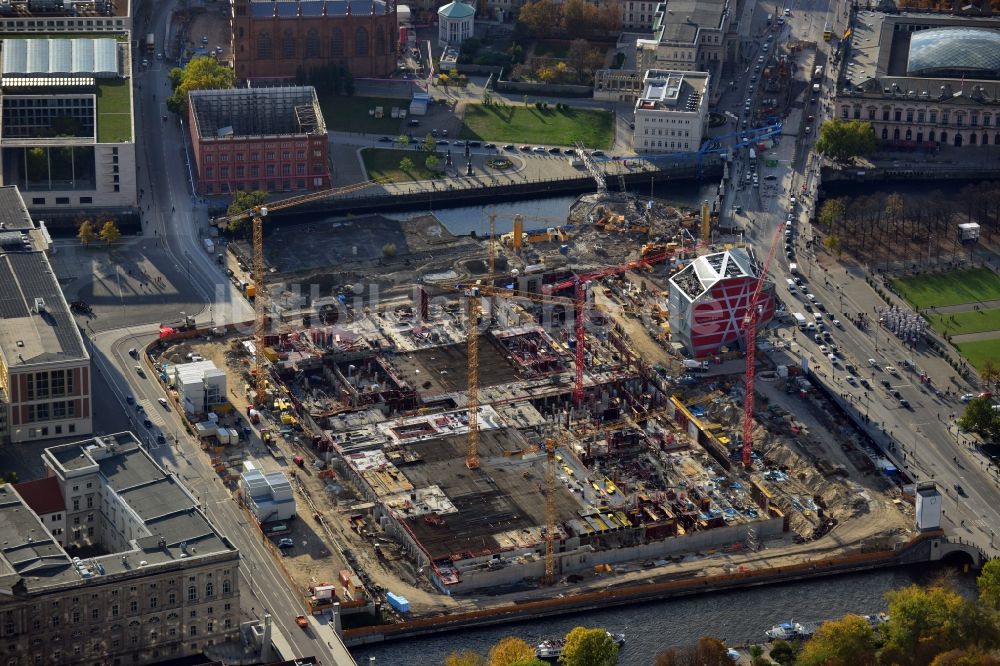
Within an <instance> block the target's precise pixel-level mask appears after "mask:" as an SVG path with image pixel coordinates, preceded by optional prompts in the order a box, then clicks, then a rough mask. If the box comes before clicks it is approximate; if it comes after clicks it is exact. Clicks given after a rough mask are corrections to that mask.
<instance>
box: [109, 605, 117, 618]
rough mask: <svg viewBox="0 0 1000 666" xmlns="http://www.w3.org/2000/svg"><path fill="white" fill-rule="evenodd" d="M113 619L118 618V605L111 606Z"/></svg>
mask: <svg viewBox="0 0 1000 666" xmlns="http://www.w3.org/2000/svg"><path fill="white" fill-rule="evenodd" d="M111 617H118V604H113V605H112V606H111Z"/></svg>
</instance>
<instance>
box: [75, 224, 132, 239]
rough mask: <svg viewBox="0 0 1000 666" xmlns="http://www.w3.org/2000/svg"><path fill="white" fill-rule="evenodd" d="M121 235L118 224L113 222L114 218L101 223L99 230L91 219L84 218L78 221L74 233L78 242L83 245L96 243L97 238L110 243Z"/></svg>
mask: <svg viewBox="0 0 1000 666" xmlns="http://www.w3.org/2000/svg"><path fill="white" fill-rule="evenodd" d="M121 235H122V233H121V231H119V230H118V225H117V224H115V222H114V220H107V221H106V222H105V223H104V224H102V225H101V229H100V231H98V230H97V225H96V224H94V223H93V222H92V221H90V220H84V221H83V222H81V223H80V227H79V229H78V230H77V233H76V237H77V238H78V239H80V242H81V243H82V244H83V245H90V244H91V243H96V242H97V241H98V240H102V241H104V242H105V243H106V244H107V245H111V244H112V243H114V242H115V241H116V240H118V239H119V238H120V237H121Z"/></svg>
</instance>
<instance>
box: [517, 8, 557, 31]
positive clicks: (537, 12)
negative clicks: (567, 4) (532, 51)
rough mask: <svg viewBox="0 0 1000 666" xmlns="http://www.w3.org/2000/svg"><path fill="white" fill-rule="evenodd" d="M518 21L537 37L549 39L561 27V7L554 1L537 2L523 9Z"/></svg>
mask: <svg viewBox="0 0 1000 666" xmlns="http://www.w3.org/2000/svg"><path fill="white" fill-rule="evenodd" d="M517 20H518V23H520V24H522V25H523V26H524V27H526V28H527V29H528V30H529V31H530V32H531V34H533V35H534V36H535V37H538V38H543V37H548V36H549V35H550V34H552V31H553V30H554V29H556V28H557V27H559V7H558V6H556V4H555V3H554V2H552V0H535V1H534V2H529V3H526V4H525V5H524V6H523V7H521V13H520V14H518V17H517Z"/></svg>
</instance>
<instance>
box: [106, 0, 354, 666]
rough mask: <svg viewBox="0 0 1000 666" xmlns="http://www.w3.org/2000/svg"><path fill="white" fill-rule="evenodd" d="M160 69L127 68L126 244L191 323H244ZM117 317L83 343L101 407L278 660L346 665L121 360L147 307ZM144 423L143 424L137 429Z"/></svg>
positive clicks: (142, 11)
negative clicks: (130, 85) (275, 642)
mask: <svg viewBox="0 0 1000 666" xmlns="http://www.w3.org/2000/svg"><path fill="white" fill-rule="evenodd" d="M179 4H180V3H175V2H148V1H147V2H145V3H142V4H141V6H139V7H137V9H136V25H137V26H146V27H144V28H143V29H142V30H141V31H140V32H154V33H156V34H157V35H159V36H164V35H167V29H168V22H169V16H170V14H171V13H172V12H173V11H174V9H175V7H176V6H178V5H179ZM147 17H148V23H145V21H146V20H147ZM165 41H167V40H165ZM167 43H169V41H167ZM169 67H170V65H169V64H168V63H167V61H166V60H151V62H150V67H149V68H148V69H146V70H144V71H138V69H137V70H136V72H135V74H134V76H135V82H136V87H135V92H136V95H135V103H136V114H135V118H136V131H137V134H138V146H139V150H140V152H139V156H138V163H139V166H138V172H139V173H138V176H139V188H140V189H141V190H142V195H141V197H140V204H141V206H142V218H143V240H142V241H140V242H139V243H137V244H136V245H135V246H134V248H135V249H136V250H138V251H139V252H140V253H141V252H142V249H143V246H146V248H147V249H148V250H149V252H151V253H152V252H162V253H165V254H166V256H167V257H168V259H169V262H171V263H172V264H173V269H174V271H175V272H176V275H173V276H171V277H172V282H173V283H175V284H179V286H180V287H183V289H184V290H185V291H186V292H187V293H186V296H187V298H188V299H189V300H191V301H194V302H196V303H200V306H199V308H200V310H199V311H198V312H197V313H196V321H197V322H198V324H199V325H200V326H206V325H211V324H214V325H223V324H227V323H231V322H245V321H249V320H251V319H252V318H253V310H252V309H251V307H250V306H249V304H248V303H247V302H246V301H245V299H243V297H242V295H241V294H240V293H239V292H238V290H237V289H236V288H235V286H234V285H232V284H231V283H230V282H229V280H228V279H227V278H226V276H225V275H223V274H222V272H221V270H220V268H219V266H218V265H217V264H216V262H215V257H214V256H212V255H209V254H208V253H206V252H205V251H204V249H203V247H202V245H201V239H202V238H203V237H204V236H205V234H206V232H207V212H206V209H205V207H204V206H203V205H201V204H200V203H199V202H198V201H197V200H196V198H195V197H193V196H192V190H191V187H190V171H189V168H188V163H187V160H186V151H185V148H184V147H185V146H186V140H185V137H184V132H185V128H184V127H183V126H182V124H181V123H178V122H177V121H176V120H175V116H173V115H168V114H167V112H166V106H165V104H166V99H167V97H168V96H169V93H170V86H169V81H168V79H167V72H168V71H169ZM164 117H166V120H164ZM119 279H120V278H119ZM173 308H174V306H173V305H171V304H170V303H167V302H166V301H164V303H163V305H162V306H161V309H162V310H163V311H162V312H161V313H160V320H162V321H173V320H175V319H176V318H177V316H178V312H177V311H176V310H175V309H173ZM122 311H123V314H122V317H124V318H125V321H121V320H120V319H116V318H113V317H111V318H108V317H102V318H100V319H96V320H94V321H93V322H91V324H90V327H89V328H90V331H91V333H90V335H89V336H88V337H87V345H88V347H89V350H90V352H91V354H92V356H93V359H94V366H95V369H96V372H97V373H98V374H99V375H100V378H99V379H98V380H97V381H95V390H96V389H97V387H100V386H103V387H104V390H103V391H102V394H103V395H104V398H105V400H106V402H105V403H104V405H105V407H104V409H115V410H116V411H117V410H119V409H120V412H121V414H124V415H127V417H128V418H129V419H130V421H131V429H132V430H133V431H134V432H135V433H136V435H137V436H138V437H139V438H140V439H141V440H142V441H143V442H145V444H146V446H147V448H148V450H149V451H150V453H151V454H152V455H153V457H154V458H156V459H157V461H158V462H160V463H161V464H162V465H164V466H165V468H166V469H168V470H169V471H171V472H174V473H176V474H177V475H178V476H179V478H180V479H181V480H183V481H184V482H185V483H186V484H187V485H188V487H190V488H191V490H192V492H194V493H195V495H196V496H197V497H198V498H199V501H200V502H201V504H202V506H203V507H204V509H205V511H206V513H207V514H208V516H209V517H210V518H211V519H212V521H213V523H214V524H215V525H216V526H217V527H218V528H220V529H221V530H223V531H224V532H225V533H226V535H227V536H228V537H229V538H230V539H231V540H232V541H233V543H234V544H235V545H236V546H237V547H238V548H239V550H240V553H241V559H242V560H243V561H242V564H241V567H240V569H241V577H242V579H243V586H242V589H241V595H240V596H241V605H242V607H243V610H244V612H245V613H246V614H247V615H249V616H255V617H261V616H262V615H263V613H264V612H267V611H269V612H271V613H272V615H273V618H274V620H275V624H276V627H277V629H278V630H279V631H280V632H281V634H282V635H283V637H284V638H285V640H286V641H287V642H288V643H290V644H291V646H292V649H293V651H294V655H284V656H285V657H304V656H312V655H315V656H317V657H318V658H319V659H321V660H322V662H323V663H327V664H338V665H340V664H343V665H353V664H354V660H353V659H352V658H351V657H350V655H349V654H348V652H347V650H346V649H345V648H344V647H343V644H342V643H341V642H340V641H339V640H338V639H336V638H335V637H334V636H333V635H332V634H331V633H330V632H329V631H323V638H322V639H320V632H319V631H317V628H318V625H317V626H314V627H313V628H311V629H310V631H307V632H303V631H302V630H301V629H300V628H299V627H297V626H296V624H295V621H294V618H295V616H296V615H298V614H299V613H301V612H302V608H303V605H302V600H301V598H300V597H299V595H298V593H297V592H296V591H294V590H293V589H292V588H291V587H290V585H289V583H288V581H287V579H286V578H285V576H284V574H283V573H282V571H281V570H280V569H279V567H278V566H277V564H276V562H275V560H274V558H273V556H272V553H271V551H270V550H269V548H270V547H269V546H268V545H267V544H266V543H264V542H263V541H262V537H261V534H260V532H259V530H257V528H256V527H255V526H253V525H251V524H250V523H249V521H248V520H247V518H246V516H245V515H244V514H243V512H242V511H241V510H240V508H239V507H238V506H237V505H236V502H235V501H234V499H233V497H232V495H231V494H230V493H229V491H228V490H227V489H226V488H225V486H224V485H223V484H222V482H221V480H220V479H219V478H218V476H217V475H216V474H215V473H214V471H213V470H212V468H211V466H210V465H209V460H208V458H207V457H206V456H205V454H204V453H203V452H202V451H201V450H200V447H199V446H198V445H197V443H196V442H195V441H193V440H192V439H191V438H189V437H188V436H187V435H186V433H185V431H184V427H183V425H182V422H181V419H180V418H179V416H178V415H177V414H176V413H175V412H173V411H170V410H167V409H165V408H163V407H161V406H160V405H159V404H158V402H157V400H158V399H159V398H161V397H163V395H164V394H163V390H162V389H161V387H160V384H159V383H158V382H156V381H155V379H147V378H143V377H140V376H139V375H138V373H136V372H135V370H134V369H133V366H135V365H136V363H137V360H136V359H134V358H132V357H131V356H130V355H129V349H131V348H133V347H134V348H137V349H142V348H143V347H144V346H145V345H146V344H148V343H149V342H151V341H152V340H154V339H155V337H156V336H157V335H158V325H157V324H156V323H151V322H150V318H149V315H148V311H144V313H139V312H138V311H136V314H133V312H132V310H130V309H129V310H126V308H125V307H124V301H123V305H122ZM188 314H193V313H191V312H189V313H188ZM149 375H150V372H147V377H148V376H149ZM127 397H131V398H132V399H133V400H134V401H135V403H137V404H139V405H142V406H144V408H145V409H144V413H140V412H138V411H137V410H136V408H135V407H133V406H132V405H130V404H128V402H127V400H126V398H127ZM147 418H148V421H149V423H150V426H149V427H147V426H146V425H144V423H143V421H145V420H146V419H147ZM161 435H162V440H160V436H161Z"/></svg>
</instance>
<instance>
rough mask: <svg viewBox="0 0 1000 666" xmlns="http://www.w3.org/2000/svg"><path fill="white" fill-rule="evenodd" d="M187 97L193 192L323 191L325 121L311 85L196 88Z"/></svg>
mask: <svg viewBox="0 0 1000 666" xmlns="http://www.w3.org/2000/svg"><path fill="white" fill-rule="evenodd" d="M189 99H190V102H189V104H188V118H189V123H188V127H189V128H190V132H191V142H192V144H194V158H195V167H196V171H197V179H198V192H199V193H200V194H204V195H213V194H227V193H231V192H238V191H240V190H265V191H267V192H292V191H309V190H325V189H329V187H330V164H329V158H328V142H327V131H326V122H325V121H324V119H323V112H322V110H321V109H320V106H319V100H318V99H317V98H316V90H315V89H314V88H313V87H312V86H290V87H285V88H247V89H234V90H196V91H193V92H192V93H191V95H190V98H189Z"/></svg>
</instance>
